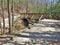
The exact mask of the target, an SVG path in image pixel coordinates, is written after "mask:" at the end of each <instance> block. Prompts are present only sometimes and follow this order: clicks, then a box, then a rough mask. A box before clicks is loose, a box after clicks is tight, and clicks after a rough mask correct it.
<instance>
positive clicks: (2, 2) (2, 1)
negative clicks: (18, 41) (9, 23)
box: [1, 0, 5, 34]
mask: <svg viewBox="0 0 60 45" xmlns="http://www.w3.org/2000/svg"><path fill="white" fill-rule="evenodd" d="M1 8H2V18H3V34H4V29H5V20H4V17H5V16H4V0H1Z"/></svg>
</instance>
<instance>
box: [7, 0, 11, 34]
mask: <svg viewBox="0 0 60 45" xmlns="http://www.w3.org/2000/svg"><path fill="white" fill-rule="evenodd" d="M9 2H10V0H7V7H8V19H9V34H11V32H12V25H11V15H10V4H9Z"/></svg>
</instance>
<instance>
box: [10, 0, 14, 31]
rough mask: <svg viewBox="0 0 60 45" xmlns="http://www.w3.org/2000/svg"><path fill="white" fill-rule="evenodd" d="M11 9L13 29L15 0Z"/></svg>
mask: <svg viewBox="0 0 60 45" xmlns="http://www.w3.org/2000/svg"><path fill="white" fill-rule="evenodd" d="M11 10H12V30H13V23H14V13H13V12H14V0H12V8H11Z"/></svg>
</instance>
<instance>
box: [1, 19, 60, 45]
mask: <svg viewBox="0 0 60 45" xmlns="http://www.w3.org/2000/svg"><path fill="white" fill-rule="evenodd" d="M30 27H31V29H27V28H26V29H23V30H20V31H18V32H17V33H15V34H13V35H14V37H13V40H8V39H3V40H2V39H0V45H60V21H57V20H49V19H45V20H41V21H39V23H35V24H34V25H31V26H30Z"/></svg>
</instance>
